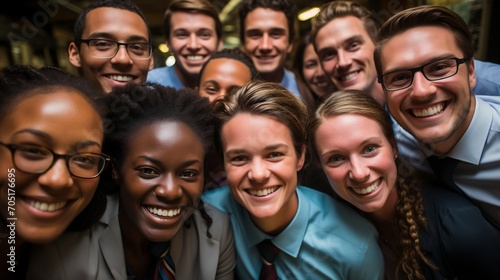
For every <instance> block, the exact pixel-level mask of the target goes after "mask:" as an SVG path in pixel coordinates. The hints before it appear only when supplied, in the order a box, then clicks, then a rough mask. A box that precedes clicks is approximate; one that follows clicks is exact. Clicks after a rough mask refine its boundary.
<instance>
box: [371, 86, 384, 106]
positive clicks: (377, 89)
mask: <svg viewBox="0 0 500 280" xmlns="http://www.w3.org/2000/svg"><path fill="white" fill-rule="evenodd" d="M369 93H370V95H371V96H372V97H373V99H375V101H377V103H378V104H380V106H382V107H385V102H386V100H385V95H384V90H383V89H382V85H381V84H380V83H378V82H377V81H374V82H373V84H372V86H371V88H370V90H369Z"/></svg>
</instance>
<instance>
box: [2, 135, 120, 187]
mask: <svg viewBox="0 0 500 280" xmlns="http://www.w3.org/2000/svg"><path fill="white" fill-rule="evenodd" d="M0 145H2V146H5V147H7V148H8V149H9V150H10V152H11V153H12V162H13V163H14V166H15V167H16V169H19V170H21V171H23V172H26V173H32V174H43V173H45V172H47V170H49V169H50V168H51V167H52V166H53V165H54V163H55V162H56V160H58V159H59V158H64V159H65V161H66V166H67V167H68V170H69V173H70V174H71V175H72V176H75V177H78V178H82V179H93V178H96V177H98V176H99V175H100V174H101V172H102V171H103V170H104V168H105V167H106V165H107V164H108V162H109V161H110V160H111V159H110V157H109V156H107V155H105V154H97V153H74V154H56V153H54V152H53V151H51V150H49V149H47V148H45V147H42V146H35V145H14V144H4V143H2V142H0Z"/></svg>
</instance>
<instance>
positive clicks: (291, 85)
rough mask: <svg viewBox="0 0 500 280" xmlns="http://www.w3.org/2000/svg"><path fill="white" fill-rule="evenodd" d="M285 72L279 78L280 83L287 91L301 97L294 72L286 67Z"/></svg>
mask: <svg viewBox="0 0 500 280" xmlns="http://www.w3.org/2000/svg"><path fill="white" fill-rule="evenodd" d="M284 70H285V73H284V74H283V78H282V79H281V82H280V84H281V85H282V86H284V87H285V88H286V89H287V90H288V91H289V92H291V93H293V94H294V95H295V96H297V97H298V98H301V96H300V91H299V86H298V85H297V80H296V79H295V74H294V73H293V72H292V71H290V70H287V69H284Z"/></svg>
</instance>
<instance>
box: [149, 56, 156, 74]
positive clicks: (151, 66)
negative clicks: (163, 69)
mask: <svg viewBox="0 0 500 280" xmlns="http://www.w3.org/2000/svg"><path fill="white" fill-rule="evenodd" d="M154 67H155V60H154V59H153V57H151V58H150V59H149V71H151V70H152V69H153V68H154Z"/></svg>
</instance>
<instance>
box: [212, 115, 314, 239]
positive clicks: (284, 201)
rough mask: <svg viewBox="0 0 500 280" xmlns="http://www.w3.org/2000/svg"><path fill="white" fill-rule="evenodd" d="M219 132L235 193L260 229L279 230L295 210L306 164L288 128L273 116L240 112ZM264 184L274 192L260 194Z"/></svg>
mask: <svg viewBox="0 0 500 280" xmlns="http://www.w3.org/2000/svg"><path fill="white" fill-rule="evenodd" d="M221 138H222V143H223V154H224V164H225V169H226V173H227V179H228V183H229V186H230V188H231V192H232V194H233V196H234V197H235V199H236V200H237V201H238V202H239V203H240V204H241V205H243V207H245V208H246V209H247V210H248V212H249V213H250V216H251V217H252V220H253V221H254V222H255V224H256V225H257V226H258V227H259V228H260V229H261V230H263V231H265V232H267V233H269V234H275V233H278V232H280V231H281V230H283V229H284V228H285V227H286V226H287V225H288V224H289V223H290V221H291V220H292V219H293V217H294V215H295V213H296V212H297V208H298V200H297V194H296V193H295V189H296V187H297V172H298V171H299V170H300V169H301V168H302V166H303V164H304V152H303V153H302V154H301V155H297V154H296V152H295V149H294V146H293V142H292V136H291V132H290V130H289V128H288V127H287V126H285V125H284V124H283V123H281V122H278V121H276V120H274V119H272V118H269V117H265V116H259V115H251V114H247V113H240V114H237V115H236V116H234V117H233V118H232V119H231V120H229V121H228V122H226V123H225V124H224V125H223V127H222V132H221ZM263 190H267V191H268V192H270V193H267V192H265V195H264V194H263V193H261V194H259V195H258V194H257V192H262V191H263Z"/></svg>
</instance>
